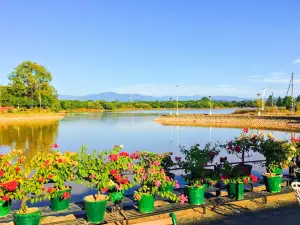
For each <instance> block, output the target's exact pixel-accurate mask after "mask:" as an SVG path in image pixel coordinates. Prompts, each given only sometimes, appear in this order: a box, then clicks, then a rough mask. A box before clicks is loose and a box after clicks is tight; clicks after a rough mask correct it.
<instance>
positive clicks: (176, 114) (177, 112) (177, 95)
mask: <svg viewBox="0 0 300 225" xmlns="http://www.w3.org/2000/svg"><path fill="white" fill-rule="evenodd" d="M176 87H177V88H179V86H178V85H176ZM176 115H177V116H178V91H177V113H176Z"/></svg>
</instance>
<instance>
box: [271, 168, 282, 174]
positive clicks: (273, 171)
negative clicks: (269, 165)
mask: <svg viewBox="0 0 300 225" xmlns="http://www.w3.org/2000/svg"><path fill="white" fill-rule="evenodd" d="M268 171H269V172H270V173H276V174H282V168H279V167H277V168H273V169H268Z"/></svg>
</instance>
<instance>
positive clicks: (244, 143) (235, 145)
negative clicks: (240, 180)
mask: <svg viewBox="0 0 300 225" xmlns="http://www.w3.org/2000/svg"><path fill="white" fill-rule="evenodd" d="M262 139H263V135H262V134H258V135H257V134H254V133H249V129H248V128H244V129H243V131H242V133H241V135H240V136H238V137H235V138H234V139H233V140H231V141H228V142H227V143H226V144H224V145H221V147H223V148H225V149H226V150H227V152H228V153H229V154H234V155H235V156H236V157H237V158H239V159H240V160H241V163H239V164H238V165H236V167H239V168H241V169H242V170H244V171H245V173H246V174H247V175H250V174H251V171H252V165H250V164H245V158H250V157H252V154H251V153H252V152H254V151H257V145H258V144H259V143H260V141H261V140H262Z"/></svg>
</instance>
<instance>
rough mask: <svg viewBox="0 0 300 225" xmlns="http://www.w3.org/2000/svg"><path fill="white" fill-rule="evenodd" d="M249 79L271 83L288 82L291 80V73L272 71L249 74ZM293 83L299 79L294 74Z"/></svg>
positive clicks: (299, 82)
mask: <svg viewBox="0 0 300 225" xmlns="http://www.w3.org/2000/svg"><path fill="white" fill-rule="evenodd" d="M248 78H250V81H254V82H264V83H273V84H289V83H290V80H291V74H285V73H284V72H272V73H270V74H269V75H265V76H249V77H248ZM294 84H300V79H299V78H298V79H297V78H296V77H295V76H294Z"/></svg>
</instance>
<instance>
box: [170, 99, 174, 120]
mask: <svg viewBox="0 0 300 225" xmlns="http://www.w3.org/2000/svg"><path fill="white" fill-rule="evenodd" d="M172 107H173V104H172V98H171V97H170V108H171V110H170V115H171V116H172Z"/></svg>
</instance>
